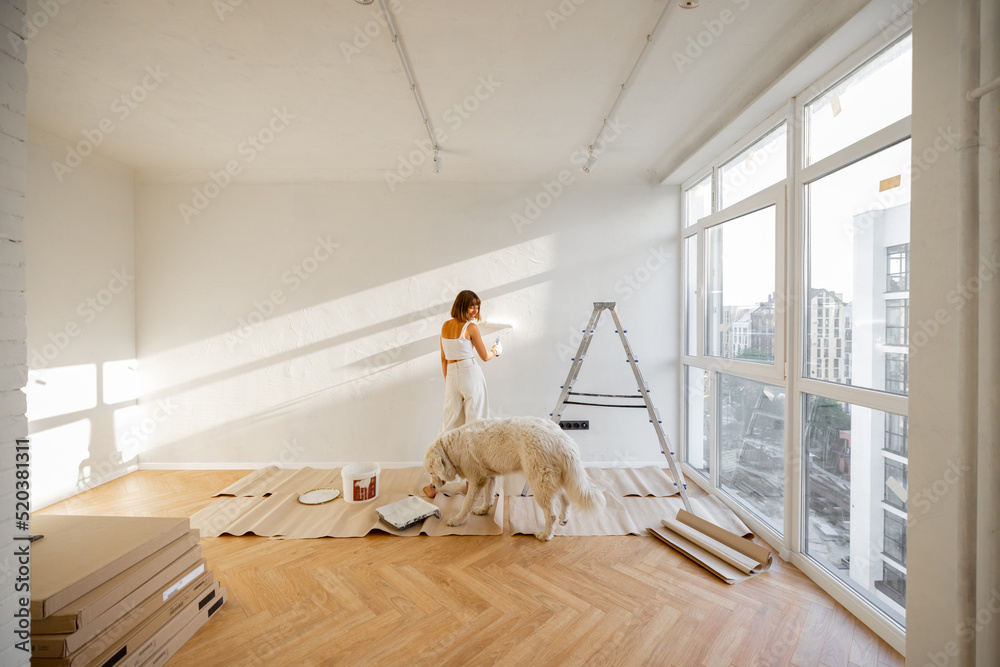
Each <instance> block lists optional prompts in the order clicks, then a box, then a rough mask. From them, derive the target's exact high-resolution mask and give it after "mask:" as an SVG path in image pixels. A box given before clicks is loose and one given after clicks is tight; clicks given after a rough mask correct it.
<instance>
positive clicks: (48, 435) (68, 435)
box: [31, 419, 91, 506]
mask: <svg viewBox="0 0 1000 667" xmlns="http://www.w3.org/2000/svg"><path fill="white" fill-rule="evenodd" d="M90 433H91V422H90V420H89V419H79V420H77V421H74V422H70V423H69V424H64V425H62V426H57V427H55V428H50V429H47V430H45V431H39V432H37V433H32V434H31V451H32V459H33V464H34V463H35V462H37V463H38V464H39V465H41V466H44V469H45V474H44V475H37V476H36V477H35V478H34V483H33V484H32V489H31V494H32V503H33V505H34V506H44V505H47V504H48V503H50V502H52V500H53V499H54V498H61V497H63V496H64V495H65V490H66V489H72V488H74V487H79V485H80V484H81V481H80V480H82V479H85V478H86V477H87V476H89V474H90V473H89V472H88V469H89V465H88V463H87V461H88V458H89V456H90Z"/></svg>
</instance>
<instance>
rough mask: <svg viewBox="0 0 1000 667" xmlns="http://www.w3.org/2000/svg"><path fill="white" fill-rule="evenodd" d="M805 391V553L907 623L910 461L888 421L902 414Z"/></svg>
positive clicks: (891, 614)
mask: <svg viewBox="0 0 1000 667" xmlns="http://www.w3.org/2000/svg"><path fill="white" fill-rule="evenodd" d="M804 398H805V400H804V402H803V404H804V406H803V409H804V411H805V414H804V421H803V424H804V427H803V435H802V441H803V446H804V447H805V462H806V485H805V497H806V507H807V510H806V511H807V516H808V521H807V522H806V538H805V542H806V553H807V554H809V556H811V557H812V558H813V559H815V560H816V561H817V562H818V563H819V564H820V565H822V566H823V567H824V568H826V569H827V570H829V571H830V572H831V573H833V574H834V575H835V576H837V577H838V578H839V579H840V580H842V581H843V582H844V583H845V584H847V585H848V586H850V587H851V588H853V589H854V590H855V591H857V592H858V593H859V594H860V595H862V596H863V597H865V598H867V599H868V600H869V601H870V602H871V603H872V604H874V605H875V606H877V607H878V608H879V609H881V610H882V611H884V612H885V613H886V614H888V615H889V616H890V617H891V618H893V619H895V620H896V621H897V622H899V623H900V625H905V614H906V610H905V591H906V574H905V570H906V498H907V479H906V477H907V475H906V467H907V464H906V457H905V456H898V455H896V454H893V453H892V452H893V451H896V450H897V449H898V443H893V442H892V441H891V440H890V435H891V434H890V433H889V432H888V431H887V429H886V425H887V424H890V423H892V422H895V423H897V424H898V420H899V419H900V415H894V414H891V413H887V412H880V411H878V410H872V409H870V408H864V407H861V406H858V405H852V404H850V403H843V402H840V401H835V400H833V399H829V398H822V397H819V396H812V395H808V394H806V395H805V396H804ZM902 419H903V420H904V423H905V417H903V418H902ZM905 449H906V448H905V444H904V446H903V451H905Z"/></svg>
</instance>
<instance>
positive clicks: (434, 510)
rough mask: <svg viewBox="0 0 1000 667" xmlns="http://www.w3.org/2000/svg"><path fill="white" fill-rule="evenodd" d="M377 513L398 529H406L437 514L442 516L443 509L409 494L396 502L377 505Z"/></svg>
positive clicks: (439, 516)
mask: <svg viewBox="0 0 1000 667" xmlns="http://www.w3.org/2000/svg"><path fill="white" fill-rule="evenodd" d="M375 513H376V514H378V517H379V518H380V519H382V521H385V522H386V523H387V524H389V525H390V526H392V527H393V528H395V529H397V530H406V529H407V528H409V527H410V526H415V525H416V524H418V523H420V522H421V521H423V520H424V519H426V518H428V517H432V516H435V515H436V516H437V517H438V518H439V519H440V518H441V510H440V509H439V508H438V507H437V506H436V505H433V504H431V503H429V502H427V501H426V500H424V499H423V498H417V497H416V496H407V497H406V498H403V499H402V500H397V501H396V502H394V503H389V504H388V505H383V506H382V507H376V508H375Z"/></svg>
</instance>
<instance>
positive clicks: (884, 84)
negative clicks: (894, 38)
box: [805, 35, 913, 165]
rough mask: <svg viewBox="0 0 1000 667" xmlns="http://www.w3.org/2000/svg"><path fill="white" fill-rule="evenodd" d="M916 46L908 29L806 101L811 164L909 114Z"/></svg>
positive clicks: (807, 134) (809, 162) (807, 161)
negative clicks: (863, 62) (838, 80)
mask: <svg viewBox="0 0 1000 667" xmlns="http://www.w3.org/2000/svg"><path fill="white" fill-rule="evenodd" d="M911 47H912V39H911V37H910V36H909V35H907V36H906V37H905V38H903V39H901V40H900V41H898V42H896V43H895V44H893V45H892V46H890V47H889V48H888V49H886V50H885V51H882V53H880V54H879V55H877V56H876V57H874V58H872V59H871V60H869V61H868V62H867V63H865V64H864V65H862V66H861V67H860V68H858V69H857V70H855V71H854V72H853V73H852V74H850V75H849V76H847V77H846V78H844V79H842V80H841V81H840V82H839V83H837V84H836V85H835V86H833V87H832V88H830V89H829V90H827V91H826V92H825V93H823V94H822V95H820V96H819V97H817V98H816V99H814V100H813V101H811V102H809V103H808V104H807V105H806V106H805V119H806V132H805V141H806V164H807V165H809V164H813V163H814V162H818V161H819V160H822V159H823V158H825V157H827V156H829V155H833V154H834V153H836V152H837V151H839V150H840V149H842V148H846V147H847V146H850V145H851V144H853V143H854V142H855V141H858V140H860V139H863V138H864V137H867V136H868V135H869V134H872V133H873V132H876V131H878V130H880V129H882V128H883V127H886V126H888V125H891V124H892V123H895V122H896V121H897V120H899V119H901V118H905V117H906V116H909V115H910V106H911V99H910V98H911V91H912V86H911V79H912V57H911V56H912V51H913V50H912V48H911Z"/></svg>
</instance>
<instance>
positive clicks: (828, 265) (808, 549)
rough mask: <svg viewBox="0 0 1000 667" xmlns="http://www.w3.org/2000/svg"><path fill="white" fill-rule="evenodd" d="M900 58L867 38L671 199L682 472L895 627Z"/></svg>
mask: <svg viewBox="0 0 1000 667" xmlns="http://www.w3.org/2000/svg"><path fill="white" fill-rule="evenodd" d="M911 51H912V49H911V40H910V37H909V35H906V36H904V37H902V38H900V39H898V40H896V41H895V42H893V43H891V44H888V45H886V44H885V42H884V41H880V39H878V38H877V39H874V40H873V41H872V42H871V43H870V44H869V45H867V46H866V47H864V49H862V51H861V52H860V53H859V54H858V55H857V56H856V57H855V58H853V59H848V60H846V61H844V63H842V64H841V65H840V66H838V69H837V70H836V71H834V72H831V73H829V74H828V75H827V76H826V77H824V78H823V79H821V80H820V81H817V82H815V83H814V84H813V85H811V86H810V87H809V88H808V89H807V90H806V91H805V92H803V93H802V94H801V95H800V96H798V97H796V98H795V99H793V100H790V101H789V103H788V104H787V105H786V106H785V107H784V108H783V109H781V110H779V111H777V112H776V113H775V114H774V115H773V116H771V117H770V118H769V119H767V120H766V121H765V122H763V123H761V125H759V126H758V127H757V128H756V129H755V130H753V131H752V132H751V133H750V134H748V135H747V136H746V137H745V138H744V140H743V141H740V142H739V143H737V144H735V145H734V146H733V147H732V148H731V149H730V150H729V151H727V152H726V153H724V154H722V155H720V156H719V157H718V158H717V159H716V160H714V161H713V162H712V163H711V164H710V165H706V168H705V170H703V171H701V172H700V173H699V176H698V177H697V178H695V179H692V180H691V181H690V182H689V183H688V184H686V185H685V187H684V197H683V198H682V201H683V202H684V212H683V217H682V219H683V220H684V225H683V230H682V239H683V241H682V242H683V250H684V257H683V270H682V272H681V273H682V278H683V281H684V286H683V294H684V295H685V305H684V317H683V324H682V326H681V329H682V342H681V349H682V352H683V357H684V359H683V361H684V373H683V376H682V377H683V382H684V387H685V396H686V399H685V409H684V420H685V421H684V425H683V430H682V433H683V445H684V446H683V447H682V452H683V457H684V461H685V463H687V465H688V467H689V469H690V470H692V471H695V472H697V475H696V477H697V479H698V480H700V482H699V483H701V484H703V485H705V486H706V487H707V488H708V489H709V490H710V491H711V492H712V493H714V494H716V495H718V496H719V497H721V498H722V499H723V500H724V501H725V502H727V503H728V504H729V505H730V506H731V507H733V508H734V509H736V510H737V511H738V512H739V513H740V515H741V517H742V518H743V519H744V521H746V522H747V523H748V524H750V526H751V527H752V528H753V529H754V530H755V532H757V533H758V534H759V535H761V536H762V537H764V539H766V540H768V541H769V542H771V543H772V545H774V546H775V547H776V548H780V549H784V550H787V552H790V553H791V554H792V560H793V562H794V563H795V564H796V565H798V566H799V567H800V568H801V569H802V570H803V571H804V572H806V573H807V574H808V575H809V576H811V577H812V578H813V579H815V580H816V581H817V582H818V583H820V585H821V586H823V587H824V588H825V589H826V590H828V591H830V592H831V593H833V594H834V595H835V597H837V598H838V600H840V601H841V602H843V603H844V604H845V605H847V606H848V608H850V609H851V610H852V611H853V612H854V613H856V614H858V615H859V616H864V615H865V614H867V615H869V616H870V617H871V618H876V617H877V618H878V619H880V620H879V621H878V623H879V624H885V623H886V621H888V624H887V625H882V626H881V627H888V626H891V625H893V624H895V625H894V626H893V627H896V628H898V631H899V632H901V631H902V628H903V627H904V626H905V613H906V611H905V599H906V519H907V507H908V505H907V458H906V457H907V399H906V396H907V393H908V389H909V387H908V376H909V348H908V344H909V326H910V321H909V286H910V261H909V250H910V224H909V218H910V188H911V182H912V172H911V169H910V152H911V145H910V144H911V142H910V139H909V132H910V129H909V123H910V97H911V95H910V79H911ZM817 91H819V92H817ZM789 169H791V172H790V173H789V172H788V170H789ZM792 241H794V243H792ZM898 636H901V635H898Z"/></svg>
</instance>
